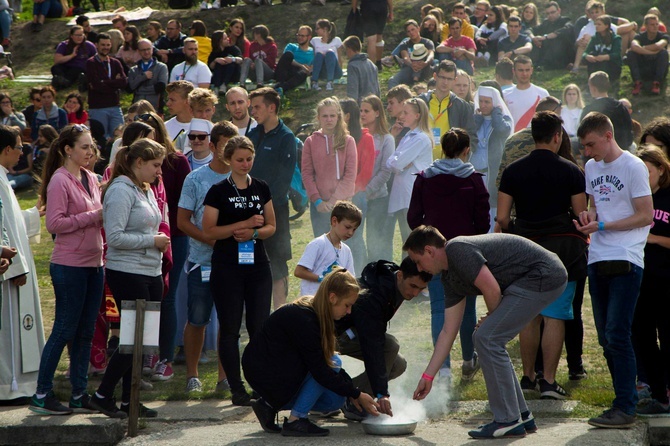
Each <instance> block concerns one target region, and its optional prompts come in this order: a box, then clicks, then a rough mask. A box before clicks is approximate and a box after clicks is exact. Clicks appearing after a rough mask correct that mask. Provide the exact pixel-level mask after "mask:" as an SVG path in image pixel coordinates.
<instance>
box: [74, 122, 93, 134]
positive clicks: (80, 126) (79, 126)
mask: <svg viewBox="0 0 670 446" xmlns="http://www.w3.org/2000/svg"><path fill="white" fill-rule="evenodd" d="M72 130H76V131H78V132H79V133H82V132H90V130H89V128H88V127H86V126H85V125H84V124H74V125H73V126H72Z"/></svg>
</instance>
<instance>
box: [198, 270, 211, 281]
mask: <svg viewBox="0 0 670 446" xmlns="http://www.w3.org/2000/svg"><path fill="white" fill-rule="evenodd" d="M210 274H212V267H211V266H200V279H201V280H202V283H207V282H209V276H210Z"/></svg>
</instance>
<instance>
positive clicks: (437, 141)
mask: <svg viewBox="0 0 670 446" xmlns="http://www.w3.org/2000/svg"><path fill="white" fill-rule="evenodd" d="M441 133H442V132H441V131H440V128H439V127H433V144H434V145H436V146H439V145H440V134H441Z"/></svg>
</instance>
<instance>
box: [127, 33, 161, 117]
mask: <svg viewBox="0 0 670 446" xmlns="http://www.w3.org/2000/svg"><path fill="white" fill-rule="evenodd" d="M137 48H138V50H139V52H140V56H141V57H142V59H141V60H140V61H139V62H137V64H135V66H133V67H132V68H131V69H130V71H129V72H128V86H129V87H130V91H132V92H133V102H137V101H139V100H140V99H146V100H147V101H149V102H151V105H153V106H154V108H155V109H156V110H159V109H160V108H161V107H162V102H163V101H162V100H161V98H162V95H163V92H164V91H165V86H166V85H167V80H168V69H167V65H165V64H164V63H163V62H159V61H158V60H157V59H156V58H154V57H153V45H152V44H151V41H149V40H148V39H141V40H140V41H139V42H138V43H137Z"/></svg>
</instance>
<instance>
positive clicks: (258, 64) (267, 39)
mask: <svg viewBox="0 0 670 446" xmlns="http://www.w3.org/2000/svg"><path fill="white" fill-rule="evenodd" d="M251 31H252V33H253V35H254V40H253V42H251V47H250V48H249V57H245V58H244V61H243V62H242V68H241V73H240V85H241V86H242V87H244V83H245V81H246V80H247V75H248V74H249V70H250V69H251V70H253V71H252V72H251V79H253V80H254V81H256V87H257V88H263V83H264V82H265V81H266V80H270V79H272V78H273V77H274V75H275V68H276V67H277V43H276V42H275V39H274V38H273V37H272V36H270V30H269V29H268V27H267V26H265V25H256V26H254V28H253V29H252V30H251Z"/></svg>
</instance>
